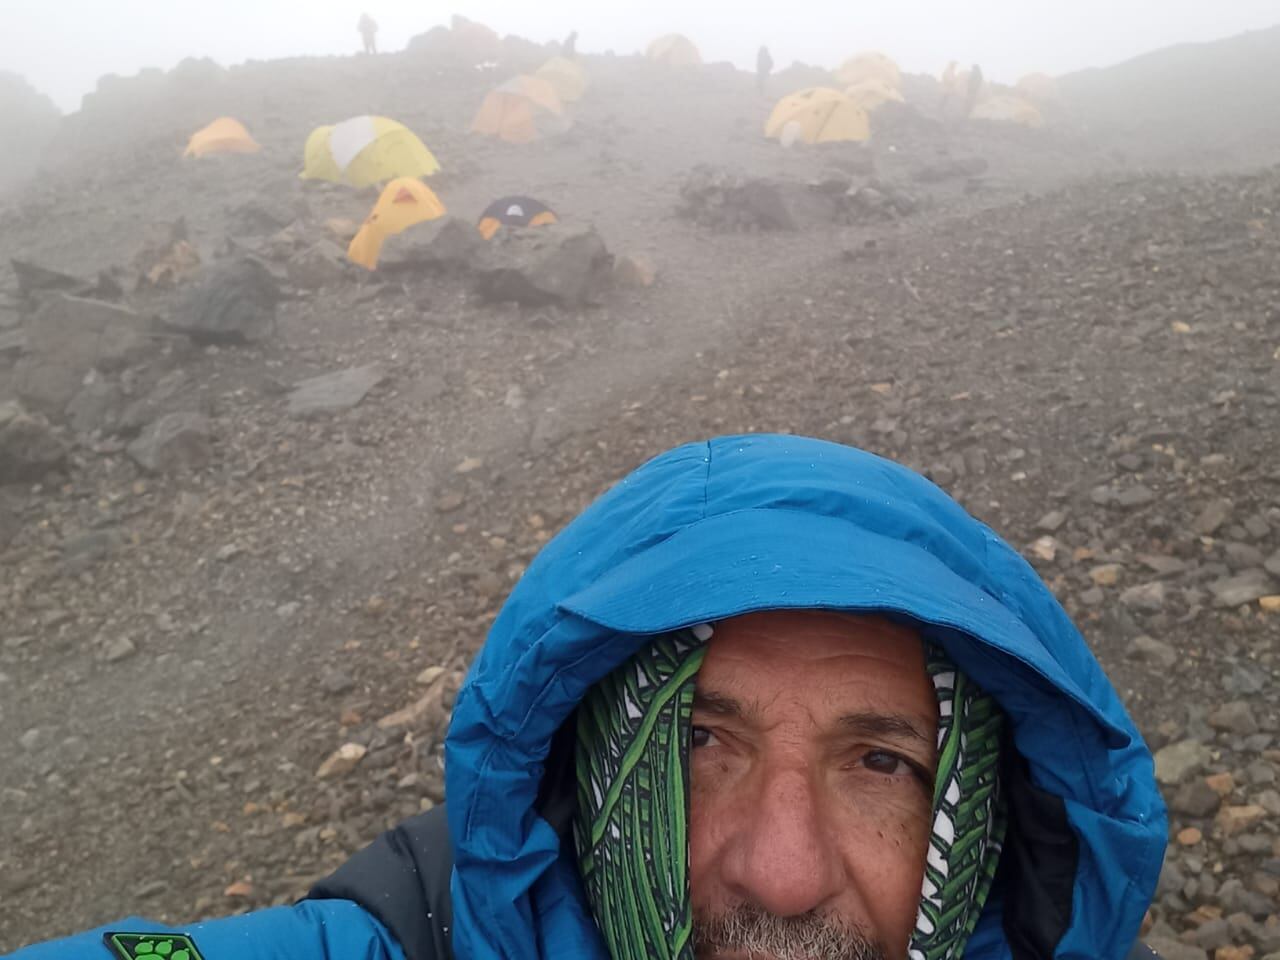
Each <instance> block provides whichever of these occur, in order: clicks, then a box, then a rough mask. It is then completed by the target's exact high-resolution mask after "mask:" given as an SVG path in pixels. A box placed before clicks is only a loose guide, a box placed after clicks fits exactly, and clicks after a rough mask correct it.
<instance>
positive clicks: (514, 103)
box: [471, 75, 568, 143]
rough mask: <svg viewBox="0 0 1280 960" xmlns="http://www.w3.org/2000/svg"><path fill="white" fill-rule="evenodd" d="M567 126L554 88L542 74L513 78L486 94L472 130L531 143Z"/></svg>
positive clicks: (509, 139)
mask: <svg viewBox="0 0 1280 960" xmlns="http://www.w3.org/2000/svg"><path fill="white" fill-rule="evenodd" d="M567 125H568V123H567V120H566V119H565V117H564V108H563V107H562V106H561V105H560V98H559V97H557V96H556V91H555V88H554V87H552V86H551V84H550V83H548V82H547V81H546V80H544V79H543V78H541V77H531V76H527V75H521V76H518V77H513V78H512V79H510V80H508V81H507V82H506V83H504V84H503V85H502V86H500V87H498V88H497V89H496V90H493V91H491V92H490V93H489V95H488V96H487V97H485V98H484V103H482V104H481V105H480V111H479V112H478V113H477V114H476V117H475V119H474V120H473V121H472V122H471V132H472V133H480V134H484V135H485V136H489V137H499V138H501V139H503V140H506V141H507V142H508V143H530V142H532V141H534V140H537V139H538V138H539V137H541V136H543V135H544V134H547V133H551V132H557V131H559V130H561V129H563V128H564V127H566V126H567Z"/></svg>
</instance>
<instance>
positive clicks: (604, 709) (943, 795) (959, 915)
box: [574, 626, 1005, 960]
mask: <svg viewBox="0 0 1280 960" xmlns="http://www.w3.org/2000/svg"><path fill="white" fill-rule="evenodd" d="M710 636H711V628H710V627H708V626H700V627H697V628H694V629H693V630H680V631H676V632H675V633H670V634H665V635H663V636H660V637H658V638H656V639H655V640H654V641H653V642H652V643H650V644H649V645H648V646H646V647H644V648H643V649H642V650H640V652H639V653H637V654H636V655H635V656H634V657H632V658H631V659H630V660H628V661H627V662H626V663H624V664H623V665H622V666H620V667H619V668H618V669H616V670H614V671H613V672H612V673H611V674H609V675H608V676H607V677H605V678H604V679H603V680H601V681H600V682H599V683H598V684H596V686H595V687H593V688H592V689H591V690H590V691H589V692H588V694H587V696H586V697H585V698H584V699H583V701H582V704H581V705H580V707H579V709H578V716H577V758H576V760H577V772H578V813H577V816H576V818H575V820H574V835H575V840H576V842H577V850H578V862H579V867H580V870H581V874H582V881H583V885H584V887H585V890H586V895H587V901H588V903H589V904H590V905H591V910H592V914H593V915H594V917H595V921H596V924H597V926H598V927H599V928H600V932H601V934H602V935H603V937H604V941H605V944H606V945H607V946H608V948H609V953H610V956H611V957H612V958H613V960H693V958H694V946H693V936H692V934H693V908H692V904H691V901H690V896H689V871H688V852H689V837H688V813H689V740H690V728H691V719H690V718H691V716H692V713H693V693H694V680H695V677H696V675H697V672H698V668H699V667H700V666H701V665H702V658H703V655H704V654H705V653H706V641H707V639H708V638H709V637H710ZM926 653H927V660H928V670H929V676H930V677H931V678H932V680H933V685H934V690H935V691H936V692H937V695H938V772H937V777H936V779H935V781H934V791H933V830H932V835H931V837H930V840H929V853H928V859H927V863H926V866H925V876H924V889H923V892H922V894H921V898H920V911H919V915H918V917H917V919H916V928H915V932H914V933H913V934H912V937H911V945H910V949H909V951H908V955H909V957H910V958H911V960H953V958H956V957H960V956H962V955H963V953H964V945H965V943H966V941H967V940H968V938H969V935H970V934H971V933H972V932H973V929H974V927H975V926H976V924H977V922H978V917H979V915H980V914H981V913H982V906H983V904H984V903H985V902H986V898H987V893H988V891H989V890H990V889H991V881H992V878H993V877H994V876H995V869H996V864H997V862H998V861H999V856H1000V845H1001V842H1002V841H1003V838H1004V830H1005V812H1004V803H1003V799H1002V797H1001V795H1000V789H999V780H998V770H997V768H998V763H997V761H998V759H999V742H1000V726H1001V714H1000V711H999V708H998V707H997V706H996V704H995V701H993V700H992V699H991V697H989V696H988V695H987V694H985V693H983V692H982V690H980V689H979V688H978V687H977V686H976V685H975V684H973V683H972V682H971V681H969V680H968V679H967V678H966V677H965V675H964V674H962V673H961V672H960V671H958V670H957V669H956V668H955V666H954V664H952V663H951V661H950V660H949V659H948V658H947V657H946V655H945V654H944V653H943V652H942V651H941V650H940V649H939V648H937V647H935V646H933V645H932V644H929V645H926Z"/></svg>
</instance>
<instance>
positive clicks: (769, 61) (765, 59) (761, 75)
mask: <svg viewBox="0 0 1280 960" xmlns="http://www.w3.org/2000/svg"><path fill="white" fill-rule="evenodd" d="M772 72H773V56H772V55H771V54H770V53H769V48H768V47H763V46H762V47H761V48H760V52H759V53H757V54H756V89H757V90H759V91H760V92H761V93H764V88H765V84H767V83H768V82H769V74H771V73H772Z"/></svg>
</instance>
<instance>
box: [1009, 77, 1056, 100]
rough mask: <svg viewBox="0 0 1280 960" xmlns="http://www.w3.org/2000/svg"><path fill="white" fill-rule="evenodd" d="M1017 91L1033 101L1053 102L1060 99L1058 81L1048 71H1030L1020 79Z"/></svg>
mask: <svg viewBox="0 0 1280 960" xmlns="http://www.w3.org/2000/svg"><path fill="white" fill-rule="evenodd" d="M1017 91H1018V95H1019V96H1021V97H1024V98H1025V99H1027V100H1030V101H1031V102H1032V103H1042V104H1043V103H1053V102H1054V101H1055V100H1057V99H1058V82H1057V81H1056V80H1054V79H1053V77H1051V76H1049V75H1048V74H1047V73H1029V74H1027V75H1026V76H1025V77H1023V78H1022V79H1021V80H1019V81H1018V83H1017Z"/></svg>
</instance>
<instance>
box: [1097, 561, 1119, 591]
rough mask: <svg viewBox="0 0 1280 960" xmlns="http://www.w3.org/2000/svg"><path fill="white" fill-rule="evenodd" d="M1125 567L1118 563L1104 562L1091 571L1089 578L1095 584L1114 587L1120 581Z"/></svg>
mask: <svg viewBox="0 0 1280 960" xmlns="http://www.w3.org/2000/svg"><path fill="white" fill-rule="evenodd" d="M1123 571H1124V567H1123V566H1122V565H1120V564H1118V563H1103V564H1099V565H1098V566H1096V567H1093V568H1092V569H1091V570H1090V571H1089V579H1090V580H1092V581H1093V583H1094V585H1095V586H1099V587H1114V586H1115V585H1116V584H1117V583H1119V582H1120V574H1121V573H1122V572H1123Z"/></svg>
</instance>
